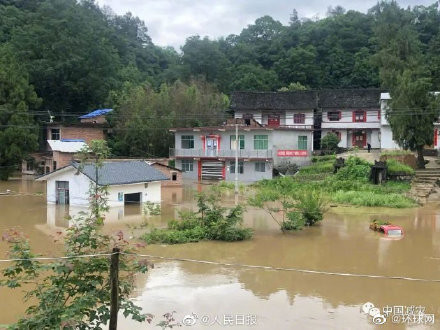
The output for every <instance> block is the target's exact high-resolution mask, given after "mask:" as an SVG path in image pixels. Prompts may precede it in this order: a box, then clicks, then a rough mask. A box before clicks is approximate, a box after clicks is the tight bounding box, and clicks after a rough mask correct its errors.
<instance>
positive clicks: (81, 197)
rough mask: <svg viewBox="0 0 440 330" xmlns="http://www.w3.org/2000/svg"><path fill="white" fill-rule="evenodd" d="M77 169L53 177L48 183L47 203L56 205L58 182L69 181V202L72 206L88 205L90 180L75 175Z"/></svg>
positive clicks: (83, 176) (81, 175)
mask: <svg viewBox="0 0 440 330" xmlns="http://www.w3.org/2000/svg"><path fill="white" fill-rule="evenodd" d="M75 173H76V169H73V168H72V169H69V170H67V171H62V172H60V173H58V174H55V175H53V176H52V177H50V178H49V179H48V180H47V183H46V188H47V189H46V196H47V203H49V204H55V203H56V184H55V182H56V181H69V201H70V204H72V205H88V204H89V200H88V197H89V195H88V191H89V185H90V180H89V178H88V177H86V176H85V175H84V174H82V173H80V174H78V175H76V174H75Z"/></svg>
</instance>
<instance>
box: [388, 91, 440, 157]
mask: <svg viewBox="0 0 440 330" xmlns="http://www.w3.org/2000/svg"><path fill="white" fill-rule="evenodd" d="M434 94H435V95H438V94H440V93H439V92H434ZM390 100H391V96H390V93H381V94H380V108H381V113H382V118H381V127H380V132H381V148H382V149H401V147H400V146H399V145H398V144H397V142H396V141H395V140H394V139H393V132H392V130H391V126H390V123H389V122H388V120H387V118H386V112H387V110H388V109H389V102H390ZM439 134H440V118H439V120H437V121H436V122H434V138H433V141H434V143H433V145H432V146H429V147H430V148H434V149H437V150H438V149H440V142H439Z"/></svg>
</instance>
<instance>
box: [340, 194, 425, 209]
mask: <svg viewBox="0 0 440 330" xmlns="http://www.w3.org/2000/svg"><path fill="white" fill-rule="evenodd" d="M331 200H332V201H333V202H335V203H340V204H350V205H359V206H376V207H395V208H406V207H414V206H416V203H415V202H414V201H413V200H412V199H410V198H408V197H406V196H403V195H401V194H396V193H388V194H384V193H377V192H374V191H342V190H340V191H337V192H336V193H335V194H333V195H332V197H331Z"/></svg>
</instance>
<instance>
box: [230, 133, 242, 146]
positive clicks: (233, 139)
mask: <svg viewBox="0 0 440 330" xmlns="http://www.w3.org/2000/svg"><path fill="white" fill-rule="evenodd" d="M238 141H240V149H244V135H239V136H238ZM236 145H237V144H236V143H235V135H231V150H235V146H236Z"/></svg>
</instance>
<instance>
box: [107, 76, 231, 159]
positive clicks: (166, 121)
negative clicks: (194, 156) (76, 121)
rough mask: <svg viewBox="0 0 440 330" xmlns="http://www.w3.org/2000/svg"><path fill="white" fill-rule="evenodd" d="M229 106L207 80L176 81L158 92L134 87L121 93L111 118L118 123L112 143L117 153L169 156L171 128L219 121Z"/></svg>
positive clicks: (146, 87)
mask: <svg viewBox="0 0 440 330" xmlns="http://www.w3.org/2000/svg"><path fill="white" fill-rule="evenodd" d="M227 108H228V98H227V96H226V95H224V94H221V93H219V92H217V90H216V89H215V88H213V87H212V85H211V84H209V83H206V82H205V81H192V82H190V83H189V84H185V83H182V82H180V81H176V82H175V83H173V84H172V85H166V84H163V85H162V86H161V87H160V89H159V90H158V91H155V90H154V89H153V88H152V87H151V86H150V85H145V86H135V87H132V88H129V89H127V90H126V91H125V93H124V94H123V95H120V96H119V103H118V105H117V106H116V107H115V111H114V113H113V115H112V117H110V120H111V122H112V124H113V125H114V126H115V129H114V131H115V135H114V136H113V138H112V139H111V146H112V148H113V151H114V153H115V154H117V155H129V156H137V157H163V156H168V151H169V150H168V148H169V147H171V146H172V145H173V135H172V134H171V133H170V132H169V129H170V128H172V127H188V126H189V127H191V126H201V125H215V124H219V123H221V122H222V121H223V120H224V118H225V110H226V109H227Z"/></svg>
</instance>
